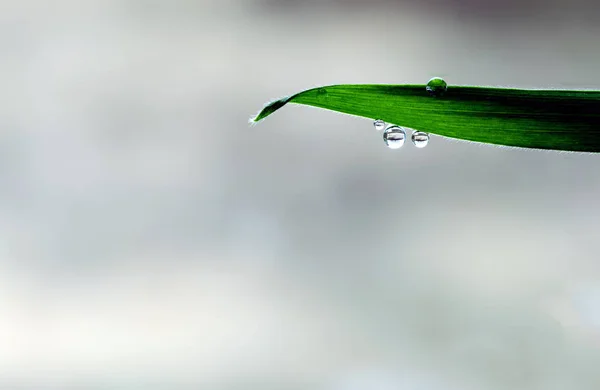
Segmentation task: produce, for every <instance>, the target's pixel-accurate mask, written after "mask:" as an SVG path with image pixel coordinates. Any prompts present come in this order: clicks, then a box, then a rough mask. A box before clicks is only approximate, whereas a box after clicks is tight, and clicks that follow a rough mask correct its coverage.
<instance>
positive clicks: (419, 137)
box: [411, 131, 429, 148]
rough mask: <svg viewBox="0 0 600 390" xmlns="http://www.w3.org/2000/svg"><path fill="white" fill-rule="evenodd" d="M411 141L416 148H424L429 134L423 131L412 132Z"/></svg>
mask: <svg viewBox="0 0 600 390" xmlns="http://www.w3.org/2000/svg"><path fill="white" fill-rule="evenodd" d="M411 139H412V142H413V144H414V145H415V146H416V147H417V148H424V147H425V146H427V144H428V143H429V134H427V133H425V132H423V131H413V133H412V136H411Z"/></svg>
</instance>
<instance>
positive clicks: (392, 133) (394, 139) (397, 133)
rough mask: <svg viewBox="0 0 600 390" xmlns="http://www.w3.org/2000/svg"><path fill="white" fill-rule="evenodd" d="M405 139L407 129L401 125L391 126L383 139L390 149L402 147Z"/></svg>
mask: <svg viewBox="0 0 600 390" xmlns="http://www.w3.org/2000/svg"><path fill="white" fill-rule="evenodd" d="M405 139H406V131H404V129H403V128H402V127H400V126H390V127H388V128H387V129H385V131H384V132H383V140H384V141H385V144H386V145H387V147H388V148H390V149H400V148H401V147H402V145H404V140H405Z"/></svg>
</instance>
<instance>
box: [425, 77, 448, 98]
mask: <svg viewBox="0 0 600 390" xmlns="http://www.w3.org/2000/svg"><path fill="white" fill-rule="evenodd" d="M425 89H426V90H427V92H429V94H430V95H431V96H434V97H439V96H442V95H443V94H444V93H446V91H447V90H448V84H446V81H444V79H443V78H441V77H434V78H432V79H431V80H429V81H428V82H427V87H425Z"/></svg>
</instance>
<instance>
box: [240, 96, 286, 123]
mask: <svg viewBox="0 0 600 390" xmlns="http://www.w3.org/2000/svg"><path fill="white" fill-rule="evenodd" d="M288 101H289V97H287V96H286V97H284V98H281V99H277V100H273V101H271V102H269V103H267V104H265V106H264V107H263V109H262V110H260V112H259V113H258V114H257V115H255V116H254V117H252V118H250V119H249V120H248V122H249V123H250V124H251V125H255V124H256V123H258V122H260V121H261V120H263V119H265V118H266V117H268V116H269V115H271V114H272V113H274V112H275V111H277V110H279V109H280V108H281V107H283V106H285V105H286V103H287V102H288Z"/></svg>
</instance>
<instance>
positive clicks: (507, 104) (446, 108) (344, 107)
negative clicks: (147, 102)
mask: <svg viewBox="0 0 600 390" xmlns="http://www.w3.org/2000/svg"><path fill="white" fill-rule="evenodd" d="M287 103H296V104H305V105H309V106H314V107H320V108H325V109H328V110H334V111H338V112H342V113H346V114H350V115H356V116H361V117H365V118H370V119H381V120H383V121H385V122H387V123H392V124H395V125H398V126H403V127H408V128H411V129H415V130H421V131H425V132H428V133H431V134H437V135H441V136H445V137H451V138H457V139H462V140H468V141H475V142H485V143H490V144H496V145H505V146H515V147H522V148H536V149H553V150H563V151H578V152H600V91H587V90H585V91H567V90H525V89H509V88H488V87H470V86H451V87H449V88H448V90H447V92H446V93H445V94H443V95H441V96H437V97H435V96H432V95H431V94H430V93H429V92H427V91H426V89H425V85H376V84H364V85H350V84H347V85H346V84H345V85H332V86H326V87H319V88H313V89H309V90H306V91H303V92H300V93H298V94H295V95H293V96H290V97H286V98H283V99H279V100H276V101H274V102H271V103H269V104H268V105H267V106H265V108H264V109H263V110H262V111H261V112H260V113H259V114H258V115H257V116H256V118H254V119H252V121H254V122H258V121H260V120H262V119H264V118H266V117H267V116H269V115H271V114H272V113H274V112H275V111H277V110H278V109H280V108H281V107H283V106H285V105H286V104H287Z"/></svg>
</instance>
